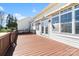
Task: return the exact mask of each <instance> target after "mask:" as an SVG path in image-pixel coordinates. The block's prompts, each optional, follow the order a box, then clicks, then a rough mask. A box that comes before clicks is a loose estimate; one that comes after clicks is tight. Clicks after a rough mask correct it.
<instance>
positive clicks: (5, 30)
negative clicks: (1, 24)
mask: <svg viewBox="0 0 79 59" xmlns="http://www.w3.org/2000/svg"><path fill="white" fill-rule="evenodd" d="M10 31H11V29H1V30H0V32H10Z"/></svg>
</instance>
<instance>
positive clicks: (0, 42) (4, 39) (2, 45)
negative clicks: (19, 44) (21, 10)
mask: <svg viewBox="0 0 79 59" xmlns="http://www.w3.org/2000/svg"><path fill="white" fill-rule="evenodd" d="M15 40H16V32H11V33H6V34H5V35H3V36H0V56H2V55H4V54H5V53H6V51H7V50H8V48H9V47H10V46H11V44H12V43H14V42H15Z"/></svg>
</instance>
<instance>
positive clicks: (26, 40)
mask: <svg viewBox="0 0 79 59" xmlns="http://www.w3.org/2000/svg"><path fill="white" fill-rule="evenodd" d="M75 55H76V56H78V55H79V49H78V48H74V47H71V46H68V45H66V44H63V43H60V42H57V41H55V40H50V39H48V38H45V37H41V36H38V35H34V34H28V35H19V36H18V40H17V46H16V48H15V50H14V52H13V56H75Z"/></svg>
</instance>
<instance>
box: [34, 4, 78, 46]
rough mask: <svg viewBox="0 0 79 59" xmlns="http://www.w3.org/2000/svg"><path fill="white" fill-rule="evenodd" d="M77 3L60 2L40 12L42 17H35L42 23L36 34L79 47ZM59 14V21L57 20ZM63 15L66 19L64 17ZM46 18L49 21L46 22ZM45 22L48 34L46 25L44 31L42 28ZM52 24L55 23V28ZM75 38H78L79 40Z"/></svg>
mask: <svg viewBox="0 0 79 59" xmlns="http://www.w3.org/2000/svg"><path fill="white" fill-rule="evenodd" d="M76 5H78V4H77V3H71V4H67V3H59V4H56V5H55V6H52V7H50V8H49V9H48V10H45V11H44V12H43V14H42V13H41V14H40V15H41V17H39V16H38V17H36V18H35V19H36V20H35V21H36V22H38V23H40V25H39V26H38V27H39V30H37V29H36V34H37V35H41V36H44V37H48V38H51V39H55V40H57V41H59V42H62V43H66V44H68V45H71V46H75V47H79V43H78V42H79V40H78V39H79V37H78V35H79V25H78V24H79V17H76V16H75V15H76V14H77V16H78V15H79V13H78V12H79V11H78V10H79V6H77V7H75V6H76ZM42 15H43V16H42ZM57 16H58V20H59V21H57ZM44 17H45V18H44ZM63 17H64V18H66V19H64V18H63ZM46 18H47V19H46ZM54 19H55V21H54ZM61 19H62V20H61ZM63 19H64V20H63ZM38 20H40V21H38ZM46 20H48V22H46ZM45 22H46V24H47V26H48V34H46V33H45V31H46V29H45V26H44V33H42V30H41V29H42V23H45ZM52 22H54V23H52ZM52 25H54V27H55V29H54V27H53V26H52ZM75 39H77V41H76V40H75ZM69 42H70V43H69Z"/></svg>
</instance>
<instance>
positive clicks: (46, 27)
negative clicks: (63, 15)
mask: <svg viewBox="0 0 79 59" xmlns="http://www.w3.org/2000/svg"><path fill="white" fill-rule="evenodd" d="M44 27H45V34H48V20H45V21H44Z"/></svg>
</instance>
